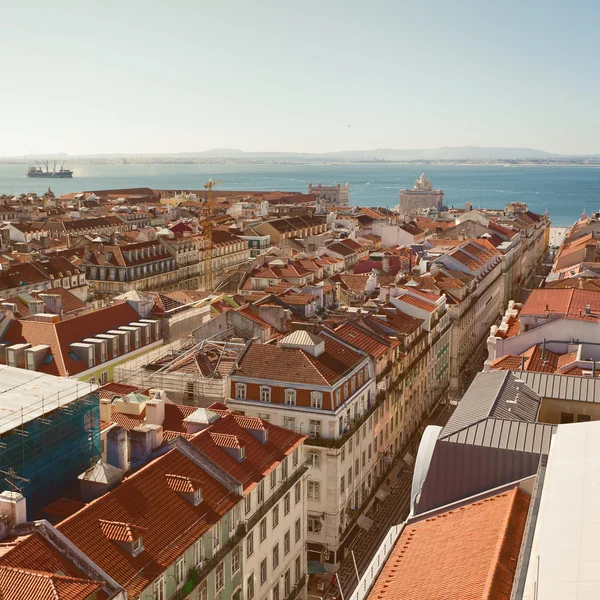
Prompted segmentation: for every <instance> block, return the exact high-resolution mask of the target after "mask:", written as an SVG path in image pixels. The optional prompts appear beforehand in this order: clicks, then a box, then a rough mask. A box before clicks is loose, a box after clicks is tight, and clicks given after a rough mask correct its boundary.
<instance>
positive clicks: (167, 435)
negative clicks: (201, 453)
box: [163, 431, 194, 442]
mask: <svg viewBox="0 0 600 600" xmlns="http://www.w3.org/2000/svg"><path fill="white" fill-rule="evenodd" d="M178 437H182V438H183V439H185V440H191V439H192V438H193V437H194V435H193V434H191V433H182V432H180V431H163V442H172V441H173V440H174V439H176V438H178Z"/></svg>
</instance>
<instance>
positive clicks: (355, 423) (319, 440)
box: [305, 390, 387, 448]
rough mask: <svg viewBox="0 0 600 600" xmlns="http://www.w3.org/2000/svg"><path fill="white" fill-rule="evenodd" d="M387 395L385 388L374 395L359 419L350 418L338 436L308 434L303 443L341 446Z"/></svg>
mask: <svg viewBox="0 0 600 600" xmlns="http://www.w3.org/2000/svg"><path fill="white" fill-rule="evenodd" d="M386 397H387V392H386V391H385V390H383V391H381V392H379V393H378V394H377V395H376V396H375V401H374V402H373V404H371V406H369V408H368V409H367V410H366V411H365V412H364V413H363V414H362V416H361V417H360V418H359V419H352V420H351V421H350V426H349V427H348V428H347V429H346V430H345V431H344V432H343V434H342V435H341V436H340V437H339V438H324V437H321V436H320V435H312V434H309V437H308V439H307V440H306V442H305V444H306V445H307V446H318V447H320V448H341V447H342V446H343V445H344V444H345V443H346V442H347V441H348V439H349V438H351V437H352V436H353V435H354V434H355V433H356V432H357V430H358V429H359V428H360V427H361V426H362V425H363V423H365V421H366V420H367V419H368V418H369V417H370V416H371V415H372V414H373V412H375V409H377V408H379V406H380V405H381V403H382V402H383V401H384V400H385V398H386Z"/></svg>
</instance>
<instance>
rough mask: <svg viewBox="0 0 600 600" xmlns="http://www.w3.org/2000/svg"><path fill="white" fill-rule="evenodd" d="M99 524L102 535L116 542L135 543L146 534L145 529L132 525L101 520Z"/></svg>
mask: <svg viewBox="0 0 600 600" xmlns="http://www.w3.org/2000/svg"><path fill="white" fill-rule="evenodd" d="M99 522H100V530H101V531H102V534H103V535H104V536H105V537H106V538H107V539H109V540H112V541H114V542H133V541H135V540H137V539H139V538H141V537H142V536H143V535H144V533H145V532H146V528H145V527H138V526H137V525H133V524H131V523H120V522H119V521H105V520H104V519H99Z"/></svg>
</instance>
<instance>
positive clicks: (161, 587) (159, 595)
mask: <svg viewBox="0 0 600 600" xmlns="http://www.w3.org/2000/svg"><path fill="white" fill-rule="evenodd" d="M152 596H153V598H154V600H165V578H164V577H163V576H162V575H161V576H160V577H159V578H158V579H157V580H156V581H155V582H154V590H153V594H152Z"/></svg>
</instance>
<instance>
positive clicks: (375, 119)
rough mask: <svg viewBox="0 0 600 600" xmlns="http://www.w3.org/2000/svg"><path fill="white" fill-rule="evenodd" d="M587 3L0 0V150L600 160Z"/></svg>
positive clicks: (598, 51)
mask: <svg viewBox="0 0 600 600" xmlns="http://www.w3.org/2000/svg"><path fill="white" fill-rule="evenodd" d="M599 20H600V2H597V1H595V0H590V1H589V2H584V1H582V0H569V2H566V1H564V0H560V1H555V0H544V1H538V0H505V1H503V2H491V1H489V0H483V1H482V0H477V1H470V0H469V1H466V0H464V1H463V0H452V1H450V0H437V1H433V0H410V1H407V0H390V1H378V0H368V1H367V0H360V1H355V0H317V1H315V0H301V1H294V2H292V1H290V0H252V1H248V0H219V1H215V0H213V1H211V2H207V1H206V0H193V1H189V2H186V1H183V0H170V1H169V2H166V1H165V0H159V1H153V0H145V1H143V2H138V1H137V0H119V1H118V2H117V1H111V0H103V1H102V2H86V1H84V2H82V1H81V0H78V1H76V2H71V1H70V0H58V1H55V2H48V1H47V0H44V1H43V2H42V1H38V0H28V1H27V2H24V1H22V2H16V1H10V0H0V23H2V34H1V35H0V57H1V58H0V65H1V66H0V77H1V79H0V82H1V83H0V90H1V91H0V153H1V154H2V155H4V156H18V155H24V154H38V153H39V154H42V153H56V152H65V153H68V154H71V155H80V154H100V153H121V154H125V153H129V154H135V153H171V152H193V151H201V150H208V149H212V148H237V149H242V150H246V151H289V152H330V151H340V150H371V149H377V148H397V149H405V148H437V147H440V146H464V145H473V146H493V147H527V148H536V149H541V150H546V151H549V152H557V153H564V154H592V153H599V154H600V111H598V99H599V92H600V77H598V72H599V68H598V62H597V60H598V58H597V57H598V56H599V55H600V36H598V35H597V24H598V22H599Z"/></svg>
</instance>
